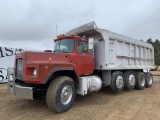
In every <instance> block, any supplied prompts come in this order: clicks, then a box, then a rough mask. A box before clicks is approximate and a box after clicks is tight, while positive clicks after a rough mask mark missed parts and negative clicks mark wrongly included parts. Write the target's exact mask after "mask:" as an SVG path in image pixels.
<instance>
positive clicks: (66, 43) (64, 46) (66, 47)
mask: <svg viewBox="0 0 160 120" xmlns="http://www.w3.org/2000/svg"><path fill="white" fill-rule="evenodd" d="M73 51H74V40H73V39H72V38H64V39H61V40H57V41H55V42H54V50H53V52H73Z"/></svg>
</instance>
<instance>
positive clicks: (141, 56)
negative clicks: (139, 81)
mask: <svg viewBox="0 0 160 120" xmlns="http://www.w3.org/2000/svg"><path fill="white" fill-rule="evenodd" d="M70 33H75V34H77V35H80V36H86V37H89V38H94V57H95V60H94V61H95V69H97V70H114V69H152V68H153V67H154V48H153V46H152V45H151V44H148V43H145V42H141V41H139V40H136V39H133V38H130V37H127V36H124V35H120V34H117V33H114V32H111V31H109V30H105V29H100V28H97V27H96V26H95V23H94V22H91V23H88V24H85V25H83V26H80V27H78V28H75V29H73V30H71V31H69V32H67V33H66V34H70Z"/></svg>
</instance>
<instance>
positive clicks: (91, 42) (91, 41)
mask: <svg viewBox="0 0 160 120" xmlns="http://www.w3.org/2000/svg"><path fill="white" fill-rule="evenodd" d="M93 40H94V39H93V38H89V41H88V43H89V44H88V49H89V50H91V51H93V45H94V43H93Z"/></svg>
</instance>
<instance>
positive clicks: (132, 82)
mask: <svg viewBox="0 0 160 120" xmlns="http://www.w3.org/2000/svg"><path fill="white" fill-rule="evenodd" d="M135 81H136V79H135V76H134V75H133V74H130V76H129V84H130V85H131V86H133V85H134V84H135Z"/></svg>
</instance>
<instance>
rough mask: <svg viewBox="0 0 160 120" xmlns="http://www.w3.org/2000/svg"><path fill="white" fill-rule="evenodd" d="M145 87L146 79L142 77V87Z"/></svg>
mask: <svg viewBox="0 0 160 120" xmlns="http://www.w3.org/2000/svg"><path fill="white" fill-rule="evenodd" d="M144 85H145V77H144V76H142V77H141V86H144Z"/></svg>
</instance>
